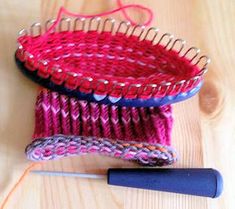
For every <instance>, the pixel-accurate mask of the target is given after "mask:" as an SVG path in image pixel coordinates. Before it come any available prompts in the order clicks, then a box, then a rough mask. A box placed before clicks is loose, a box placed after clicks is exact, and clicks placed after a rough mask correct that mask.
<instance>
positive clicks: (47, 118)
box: [26, 89, 176, 165]
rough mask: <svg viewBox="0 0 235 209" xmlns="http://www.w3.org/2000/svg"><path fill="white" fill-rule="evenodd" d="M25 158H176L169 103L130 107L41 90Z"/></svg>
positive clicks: (161, 161) (149, 161)
mask: <svg viewBox="0 0 235 209" xmlns="http://www.w3.org/2000/svg"><path fill="white" fill-rule="evenodd" d="M35 110H36V111H35V116H36V125H35V131H34V134H33V142H32V143H31V144H30V145H28V146H27V148H26V154H27V156H28V158H29V159H31V160H47V159H55V158H59V157H63V156H70V155H79V154H83V153H100V154H104V155H109V156H113V157H118V158H122V159H126V160H134V161H138V162H140V163H141V164H145V165H168V164H171V163H173V162H174V161H175V160H176V155H175V152H174V151H173V149H172V148H171V147H170V144H171V142H170V135H171V129H172V122H173V121H172V109H171V106H169V105H168V106H162V107H151V108H143V107H142V108H136V107H117V106H108V105H103V104H102V105H99V104H96V103H88V102H86V101H81V100H77V99H75V98H69V97H67V96H65V95H59V94H58V93H57V92H51V91H50V90H47V89H42V90H41V91H40V92H39V94H38V97H37V102H36V108H35Z"/></svg>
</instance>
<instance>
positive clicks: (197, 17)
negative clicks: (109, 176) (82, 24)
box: [0, 0, 235, 209]
mask: <svg viewBox="0 0 235 209" xmlns="http://www.w3.org/2000/svg"><path fill="white" fill-rule="evenodd" d="M133 2H134V3H141V2H143V1H141V0H138V1H137V0H136V1H129V3H133ZM124 3H128V1H124ZM61 5H64V6H66V8H68V9H70V10H72V11H74V12H75V11H78V12H81V13H84V14H94V13H99V12H103V11H105V10H109V9H111V8H114V7H115V6H116V3H115V1H107V0H89V1H88V0H86V1H85V0H84V1H83V0H80V1H75V0H74V1H72V0H66V1H56V0H43V1H40V0H34V1H22V0H11V1H7V0H1V1H0V8H1V12H0V25H1V31H0V78H1V82H0V98H1V104H0V173H1V174H0V202H1V201H2V200H3V198H4V197H5V196H6V194H7V193H8V191H9V190H10V188H11V187H12V186H13V184H14V183H15V182H16V181H17V179H18V178H19V177H20V175H21V174H22V172H23V170H24V169H25V168H26V167H27V166H28V164H29V162H28V161H27V160H26V157H25V155H24V148H25V146H26V144H27V143H28V142H29V141H30V136H31V134H32V131H33V126H34V118H33V116H34V110H33V109H34V102H35V97H36V89H37V85H36V84H34V83H33V82H31V81H30V80H28V79H27V78H25V77H24V76H23V75H22V74H21V73H20V72H19V71H18V70H17V68H16V66H15V63H14V59H13V55H14V50H15V49H16V38H17V32H18V31H19V30H20V29H21V28H23V27H29V26H30V25H31V23H33V22H34V21H40V20H41V21H45V20H46V19H48V18H50V17H54V16H55V15H56V12H57V11H58V8H59V7H60V6H61ZM144 5H145V6H148V7H150V8H152V9H153V11H154V13H155V15H156V18H155V20H154V24H153V25H156V26H158V27H159V28H160V29H161V30H162V31H166V32H171V33H173V34H175V36H177V37H183V38H184V39H186V40H187V41H188V46H190V45H196V46H198V47H199V48H201V49H202V51H203V52H205V53H206V54H208V55H209V56H210V57H211V59H212V64H211V65H210V69H209V72H208V73H207V75H206V77H205V84H204V86H203V88H202V90H201V92H200V93H199V96H195V97H193V98H192V99H190V100H188V101H186V102H182V103H179V104H176V105H174V116H175V124H174V131H173V145H174V146H175V148H176V149H177V151H178V153H179V155H180V159H179V161H178V162H177V163H176V164H175V165H174V166H175V167H213V168H216V169H219V170H220V171H221V173H222V174H223V177H224V181H225V185H224V193H223V195H222V196H221V197H220V198H218V199H206V198H201V197H193V196H186V195H178V194H169V193H161V192H152V191H144V190H137V189H127V188H118V187H111V186H107V185H106V184H105V182H104V181H96V180H82V179H73V178H62V177H40V176H36V175H29V176H28V177H27V179H26V180H25V181H24V182H23V183H22V184H21V185H20V187H19V188H18V189H17V190H16V192H15V193H14V194H13V195H12V197H11V199H10V201H9V203H8V204H7V207H6V208H14V209H15V208H17V209H21V208H22V209H27V208H34V209H39V208H42V209H55V208H56V209H59V208H61V209H62V208H63V209H68V208H69V209H70V208H74V209H75V208H76V209H77V208H84V209H85V208H87V209H90V208H99V209H104V208H113V209H115V208H126V209H131V208H135V209H139V208H145V209H150V208H151V209H153V208H159V209H172V208H179V209H192V208H195V209H199V208H200V209H212V208H213V209H232V208H234V207H235V195H234V194H235V192H234V188H235V180H234V173H233V172H235V159H234V157H235V154H234V153H235V137H234V136H235V117H234V116H235V93H234V92H235V69H234V66H235V42H234V34H235V27H234V21H235V1H234V0H224V1H221V0H197V1H187V0H165V1H156V0H146V1H144ZM131 13H132V14H134V16H135V17H136V19H137V21H139V20H141V19H142V16H141V15H140V14H137V13H136V12H134V11H133V12H131ZM115 17H116V18H118V19H121V18H123V16H122V15H121V14H118V15H115ZM133 166H135V165H133V164H132V163H127V162H123V161H121V160H115V159H112V158H108V157H100V156H83V157H74V158H68V159H63V160H59V161H54V162H48V163H45V164H44V165H43V166H42V169H51V170H63V171H78V172H94V173H104V172H105V170H106V169H107V168H109V167H133Z"/></svg>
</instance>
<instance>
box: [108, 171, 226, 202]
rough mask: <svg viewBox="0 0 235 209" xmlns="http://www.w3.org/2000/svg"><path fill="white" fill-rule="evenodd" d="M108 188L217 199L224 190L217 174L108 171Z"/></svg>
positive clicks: (213, 172) (210, 172)
mask: <svg viewBox="0 0 235 209" xmlns="http://www.w3.org/2000/svg"><path fill="white" fill-rule="evenodd" d="M108 184H110V185H116V186H124V187H133V188H141V189H148V190H158V191H165V192H174V193H181V194H189V195H197V196H204V197H211V198H216V197H218V196H220V194H221V193H222V190H223V179H222V176H221V175H220V173H219V172H218V171H217V170H214V169H211V168H208V169H207V168H205V169H197V168H194V169H116V168H114V169H109V170H108Z"/></svg>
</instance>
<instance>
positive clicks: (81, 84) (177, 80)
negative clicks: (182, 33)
mask: <svg viewBox="0 0 235 209" xmlns="http://www.w3.org/2000/svg"><path fill="white" fill-rule="evenodd" d="M71 24H72V23H71ZM147 33H148V32H145V34H147ZM163 38H164V37H163V36H162V38H161V39H160V40H162V39H163ZM42 40H43V41H42ZM18 44H19V45H20V47H19V48H18V49H17V52H16V57H17V59H18V60H20V61H21V62H22V63H24V65H25V67H26V68H27V69H28V70H29V71H36V72H37V75H38V76H39V77H41V78H44V79H45V78H48V79H50V80H51V82H53V84H56V85H64V86H65V87H66V88H67V89H69V90H71V91H77V90H79V91H80V92H82V93H91V92H94V93H95V94H97V95H102V96H105V95H109V96H112V97H116V98H119V97H124V98H126V99H134V98H141V99H148V98H161V97H164V96H165V95H171V96H172V95H177V94H179V93H184V92H187V91H190V90H191V89H193V88H194V87H196V86H197V85H198V84H199V83H200V82H201V81H202V75H203V73H204V71H205V69H200V67H199V66H198V65H196V64H194V63H192V59H191V58H187V57H186V55H185V56H182V55H180V54H179V52H178V51H176V50H174V49H170V50H169V49H167V48H166V46H164V45H162V44H161V43H159V44H155V45H154V44H153V42H152V41H150V40H147V39H145V40H141V41H140V37H138V36H136V35H130V36H128V35H126V34H124V33H121V32H117V33H116V34H115V35H113V34H112V33H111V32H106V31H102V32H101V33H99V32H98V31H93V30H92V31H88V32H85V31H83V30H76V31H62V32H56V33H52V34H46V36H43V35H39V36H35V37H33V36H30V35H24V36H21V37H19V39H18ZM197 62H200V59H198V61H196V63H197Z"/></svg>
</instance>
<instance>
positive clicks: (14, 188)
mask: <svg viewBox="0 0 235 209" xmlns="http://www.w3.org/2000/svg"><path fill="white" fill-rule="evenodd" d="M39 164H41V163H31V164H30V165H29V166H28V167H27V168H26V169H25V171H24V172H23V174H22V176H21V177H20V178H19V179H18V181H17V182H16V183H15V185H14V186H13V187H12V189H11V190H10V191H9V193H8V194H7V196H6V197H5V199H4V200H3V202H2V204H1V206H0V209H4V208H5V206H6V205H7V203H8V202H9V199H10V197H11V196H12V195H13V194H14V192H15V191H16V189H17V188H18V187H19V185H20V184H21V183H22V182H23V180H24V179H25V178H26V176H27V175H28V174H29V173H30V171H31V170H32V169H33V168H34V167H35V166H37V165H39Z"/></svg>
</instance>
